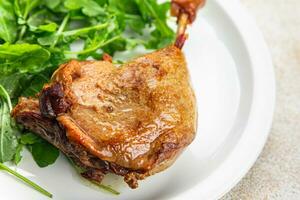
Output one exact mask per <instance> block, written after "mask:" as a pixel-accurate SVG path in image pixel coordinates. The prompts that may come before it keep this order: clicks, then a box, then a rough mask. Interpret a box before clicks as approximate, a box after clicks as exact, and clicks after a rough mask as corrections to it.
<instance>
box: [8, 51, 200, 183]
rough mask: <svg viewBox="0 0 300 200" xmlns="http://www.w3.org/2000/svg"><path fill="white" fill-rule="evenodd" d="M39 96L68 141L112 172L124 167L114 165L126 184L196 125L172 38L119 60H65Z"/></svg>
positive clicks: (162, 163)
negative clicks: (156, 47) (116, 63)
mask: <svg viewBox="0 0 300 200" xmlns="http://www.w3.org/2000/svg"><path fill="white" fill-rule="evenodd" d="M61 90H62V91H61ZM52 92H53V94H52ZM62 94H63V95H62ZM43 96H45V97H46V98H41V97H43ZM52 98H54V99H52ZM55 98H58V99H57V100H55ZM48 99H51V101H50V100H49V101H48ZM57 102H59V103H57ZM64 102H68V103H64ZM26 104H28V105H27V106H28V108H27V107H26V106H25V107H26V108H25V109H30V107H31V105H30V103H28V102H26V103H24V104H23V103H19V105H18V106H17V107H16V108H15V109H16V110H24V108H23V107H24V105H26ZM36 104H37V102H35V103H34V104H32V106H33V105H36ZM40 104H41V105H40V107H41V106H46V107H47V108H50V109H43V112H48V111H47V110H50V111H52V110H54V111H55V112H53V113H51V117H53V116H55V119H54V120H55V121H57V122H59V127H61V128H63V130H65V134H66V136H67V138H68V140H69V142H70V143H72V144H78V145H79V146H82V147H84V149H86V150H87V151H88V153H89V154H91V155H93V156H95V157H97V158H98V159H99V160H101V161H103V162H105V163H109V165H108V166H110V167H111V168H112V169H111V170H110V171H112V172H114V170H113V169H116V170H117V169H119V170H117V171H120V172H121V171H124V170H125V171H124V173H123V172H122V173H120V172H117V171H116V173H118V174H120V175H122V176H124V180H125V181H126V182H127V183H128V184H129V185H130V186H131V187H132V188H135V187H137V180H142V179H144V178H146V177H147V176H150V175H153V174H155V173H157V172H160V171H162V170H164V169H165V168H167V167H169V166H170V165H171V164H172V163H173V162H174V161H175V160H176V158H177V157H178V155H179V154H180V153H181V152H182V151H183V150H184V149H185V147H187V146H188V145H189V144H190V143H191V142H192V141H193V139H194V137H195V133H196V115H197V113H196V101H195V95H194V93H193V90H192V88H191V85H190V81H189V74H188V70H187V67H186V63H185V59H184V56H183V54H182V52H181V51H180V49H178V48H177V47H175V46H169V47H167V48H164V49H162V50H159V51H156V52H154V53H151V54H148V55H145V56H142V57H139V58H137V59H134V60H132V61H130V62H128V63H126V64H124V65H122V66H120V67H115V66H114V65H113V64H112V63H110V62H106V61H86V62H79V61H76V60H72V61H70V62H69V63H66V64H64V65H62V66H61V67H60V68H59V69H58V70H57V71H56V72H55V73H54V75H53V77H52V83H50V84H49V85H46V86H45V87H44V89H43V91H42V92H41V94H40ZM45 104H47V105H45ZM48 104H49V105H48ZM61 105H66V106H68V107H67V108H66V109H64V108H62V109H61V107H60V106H61ZM20 106H23V107H22V109H20ZM56 106H59V109H56V108H55V107H56ZM36 109H37V108H35V110H36ZM43 112H42V113H41V114H42V115H43V117H46V118H49V116H48V115H47V113H43ZM13 115H14V112H13ZM51 119H52V118H51ZM50 142H51V141H50ZM109 169H110V168H109ZM93 173H94V172H93ZM93 173H88V174H86V176H92V175H93ZM96 175H97V173H96ZM97 177H102V176H97Z"/></svg>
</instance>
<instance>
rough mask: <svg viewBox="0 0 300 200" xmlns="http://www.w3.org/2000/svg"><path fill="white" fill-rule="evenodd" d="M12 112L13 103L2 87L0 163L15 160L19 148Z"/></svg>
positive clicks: (0, 104)
mask: <svg viewBox="0 0 300 200" xmlns="http://www.w3.org/2000/svg"><path fill="white" fill-rule="evenodd" d="M11 110H12V105H11V101H10V98H9V95H8V94H7V92H6V90H5V89H4V88H3V87H2V86H1V85H0V129H1V130H0V131H1V132H0V162H1V163H3V162H6V161H10V160H12V159H13V157H14V155H15V153H16V149H17V146H18V140H17V137H16V135H15V133H16V129H15V128H14V127H13V126H12V123H13V122H12V120H11V118H10V112H11Z"/></svg>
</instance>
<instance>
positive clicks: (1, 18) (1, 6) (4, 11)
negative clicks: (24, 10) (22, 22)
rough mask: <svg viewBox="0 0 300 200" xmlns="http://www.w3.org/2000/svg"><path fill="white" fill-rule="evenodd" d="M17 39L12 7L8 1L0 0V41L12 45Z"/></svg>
mask: <svg viewBox="0 0 300 200" xmlns="http://www.w3.org/2000/svg"><path fill="white" fill-rule="evenodd" d="M16 37H17V22H16V17H15V13H14V7H13V4H12V3H11V1H9V0H0V40H1V39H2V40H4V41H5V42H8V43H13V42H14V41H15V40H16Z"/></svg>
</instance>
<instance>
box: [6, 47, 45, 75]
mask: <svg viewBox="0 0 300 200" xmlns="http://www.w3.org/2000/svg"><path fill="white" fill-rule="evenodd" d="M49 57H50V52H49V51H48V50H46V49H44V48H42V47H41V46H39V45H35V44H4V45H0V74H1V75H9V74H12V73H14V72H20V73H28V72H31V73H33V72H39V71H42V70H43V69H44V67H43V65H44V64H45V63H46V61H48V59H49Z"/></svg>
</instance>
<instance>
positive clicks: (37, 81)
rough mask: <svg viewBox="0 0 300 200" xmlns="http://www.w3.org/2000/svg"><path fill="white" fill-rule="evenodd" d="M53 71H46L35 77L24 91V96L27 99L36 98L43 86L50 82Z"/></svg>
mask: <svg viewBox="0 0 300 200" xmlns="http://www.w3.org/2000/svg"><path fill="white" fill-rule="evenodd" d="M51 72H52V70H49V69H47V70H45V71H43V72H41V73H38V74H36V75H34V76H33V78H32V79H31V82H30V83H29V84H28V85H27V87H26V88H24V90H23V91H22V96H25V97H34V96H35V95H36V94H37V93H39V92H40V91H41V90H42V88H43V86H44V85H45V84H46V83H47V82H49V79H50V76H51V74H52V73H51Z"/></svg>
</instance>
